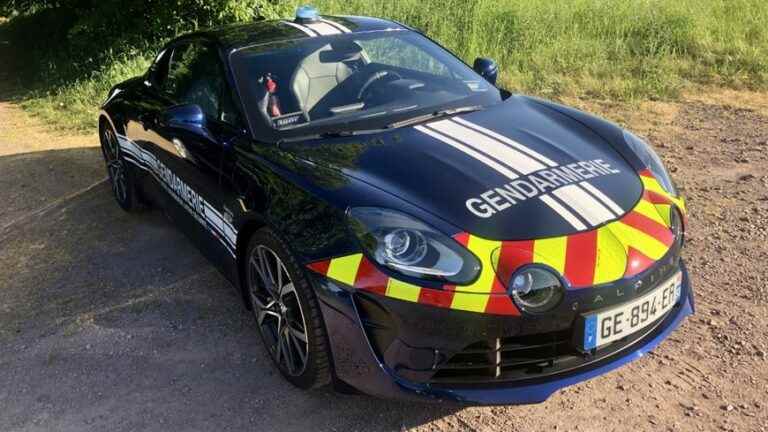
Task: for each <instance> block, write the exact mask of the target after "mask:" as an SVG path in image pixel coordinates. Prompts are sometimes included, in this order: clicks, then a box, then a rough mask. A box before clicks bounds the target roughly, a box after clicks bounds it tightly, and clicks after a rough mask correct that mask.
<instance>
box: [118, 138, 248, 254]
mask: <svg viewBox="0 0 768 432" xmlns="http://www.w3.org/2000/svg"><path fill="white" fill-rule="evenodd" d="M117 139H118V143H119V144H120V149H121V150H122V151H124V152H125V153H126V154H127V155H131V156H133V157H134V158H136V159H137V161H136V162H135V163H136V166H138V167H139V168H141V169H143V170H146V171H148V172H149V173H150V174H151V175H152V176H153V177H154V178H155V179H156V180H157V182H158V183H159V184H160V185H161V186H162V187H163V189H165V190H166V192H167V193H168V194H169V195H171V197H173V198H174V199H175V200H176V201H177V202H178V203H179V204H181V205H182V206H183V207H184V208H186V209H187V211H189V212H190V213H191V214H192V216H193V217H194V218H195V219H196V220H197V221H198V222H199V223H200V224H202V225H204V226H208V227H209V230H210V231H211V234H213V235H214V237H216V238H218V239H219V240H220V241H221V242H222V243H223V244H224V246H225V247H226V248H227V250H228V251H229V253H230V254H232V256H234V254H235V252H234V250H235V243H236V242H237V231H236V230H235V228H234V226H233V225H232V224H231V223H229V222H227V221H226V220H225V219H224V218H222V217H221V213H219V212H218V210H216V209H215V208H213V206H211V205H210V204H209V203H208V202H207V201H205V200H204V199H203V198H202V197H200V199H201V200H202V201H203V202H202V206H201V207H202V208H201V210H202V212H198V211H195V210H194V209H192V208H190V204H189V202H187V200H185V199H184V198H183V197H180V196H179V195H178V194H177V193H176V192H175V190H174V187H172V185H170V184H168V183H167V182H166V181H165V179H164V178H163V176H161V175H159V174H158V172H156V169H157V167H163V168H164V169H166V170H168V168H167V167H165V165H164V164H163V163H162V162H160V161H159V160H158V159H157V158H156V157H155V156H154V155H153V154H152V153H150V152H149V151H146V150H144V149H143V148H142V147H140V146H139V145H137V144H136V143H135V142H133V141H131V140H130V139H128V138H126V137H125V136H123V135H117ZM174 176H176V175H175V174H174ZM176 182H178V183H183V181H182V180H181V179H179V178H176ZM178 183H177V184H178ZM183 186H184V187H186V188H189V186H188V185H186V184H184V185H183ZM189 189H191V188H189ZM195 193H196V192H195ZM201 213H202V214H201Z"/></svg>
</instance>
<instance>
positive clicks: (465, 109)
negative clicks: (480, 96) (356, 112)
mask: <svg viewBox="0 0 768 432" xmlns="http://www.w3.org/2000/svg"><path fill="white" fill-rule="evenodd" d="M481 109H483V106H482V105H471V106H464V107H458V108H450V109H444V110H438V111H434V112H431V113H428V114H423V115H420V116H416V117H412V118H409V119H405V120H401V121H399V122H395V123H391V124H389V125H387V129H397V128H401V127H403V126H411V125H415V124H418V123H424V122H425V121H429V120H433V119H436V118H441V117H450V116H454V115H456V114H464V113H469V112H474V111H480V110H481Z"/></svg>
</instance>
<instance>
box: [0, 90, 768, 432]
mask: <svg viewBox="0 0 768 432" xmlns="http://www.w3.org/2000/svg"><path fill="white" fill-rule="evenodd" d="M6 99H7V98H6ZM2 100H3V93H2V89H0V202H2V203H3V205H2V206H0V347H1V348H0V430H2V431H35V430H62V431H90V430H93V431H103V430H110V431H129V430H149V431H166V430H195V431H198V430H200V431H209V430H244V429H252V430H259V431H271V430H287V431H292V430H297V431H298V430H331V431H341V430H343V431H346V430H405V429H415V430H441V431H442V430H481V431H482V430H507V431H533V430H581V431H590V430H601V431H613V430H616V431H627V430H648V431H659V430H681V431H699V430H701V431H711V430H725V431H731V430H733V431H766V430H768V310H767V307H766V305H767V304H768V290H767V289H766V287H765V283H766V282H767V281H768V270H766V264H765V263H766V261H767V260H768V247H767V246H766V242H767V241H768V96H766V95H762V94H753V93H743V92H742V93H736V92H718V93H717V94H715V95H704V94H700V95H696V96H690V97H689V98H688V99H687V100H685V101H684V102H681V103H659V102H655V103H647V104H643V105H642V106H640V107H626V106H617V105H607V104H606V105H601V104H590V105H588V106H584V107H585V108H588V109H590V110H593V111H598V112H601V113H603V114H605V115H607V116H609V117H611V118H613V119H615V120H617V121H620V122H622V123H625V124H628V125H630V126H631V127H632V128H634V129H635V130H637V131H638V132H640V133H641V134H644V135H645V136H648V137H650V138H651V139H652V140H653V142H655V143H656V144H657V146H658V147H659V150H660V152H661V153H662V154H663V156H664V158H665V159H666V160H667V162H668V164H669V166H670V167H671V170H673V171H674V176H675V177H676V178H677V179H678V181H679V183H680V185H681V187H682V189H683V191H684V193H685V195H686V196H687V197H688V199H689V205H690V211H691V220H690V231H689V236H688V245H687V248H686V251H685V255H686V257H687V260H688V262H689V264H690V271H691V274H692V278H693V283H694V287H695V290H696V293H697V307H698V311H697V315H696V316H694V317H692V318H691V319H689V320H688V321H687V322H686V323H685V324H684V325H683V326H682V327H681V328H680V329H679V330H678V331H677V332H676V333H674V334H673V335H672V336H671V337H670V338H669V339H668V340H667V341H666V342H664V343H663V344H662V345H661V346H660V347H659V348H658V349H657V350H656V351H655V352H653V353H652V354H650V355H648V356H647V357H645V358H643V359H641V360H638V361H636V362H634V363H633V364H631V365H629V366H627V367H624V368H622V369H619V370H618V371H615V372H613V373H610V374H608V375H606V376H603V377H599V378H597V379H594V380H592V381H589V382H586V383H583V384H580V385H576V386H574V387H571V388H568V389H565V390H563V391H561V392H559V393H557V394H556V395H554V396H553V397H552V398H551V399H550V400H549V401H547V402H546V403H544V404H540V405H535V406H521V407H489V408H464V407H458V406H453V405H414V404H403V403H399V402H391V401H383V400H378V399H374V398H371V397H366V396H348V395H339V394H334V393H331V392H328V391H314V392H301V391H298V390H296V389H294V388H292V387H291V386H290V385H288V384H287V383H285V382H284V381H283V380H281V379H280V377H279V376H277V375H276V374H275V373H274V372H273V369H272V368H271V366H270V364H269V362H268V359H267V356H266V353H265V352H264V351H263V349H262V347H261V344H260V342H259V339H258V337H257V334H256V329H255V326H254V324H253V320H252V319H251V317H250V316H249V315H248V314H247V313H246V312H245V311H244V309H243V308H242V307H241V305H240V303H239V299H238V297H237V296H236V295H235V293H234V290H233V289H232V288H231V287H230V286H228V285H227V283H226V282H225V281H224V280H223V278H222V277H221V276H220V275H219V274H218V273H216V271H215V270H213V269H212V268H211V267H210V266H209V265H208V264H207V263H206V261H205V260H204V258H202V256H201V255H200V254H199V253H198V252H197V251H196V250H195V249H194V248H193V247H192V246H191V244H190V243H189V242H188V241H187V240H186V239H185V238H184V237H183V236H182V235H181V234H179V233H178V232H177V231H176V230H174V229H173V227H172V226H170V224H169V223H167V222H166V221H165V219H163V218H162V217H161V216H160V215H159V214H158V213H157V212H149V213H146V214H141V215H138V216H133V215H127V214H125V213H123V212H122V211H120V209H119V208H118V207H117V205H116V204H115V203H114V201H113V199H112V197H111V196H110V192H109V188H108V187H107V185H106V183H104V181H103V178H104V175H105V174H104V170H103V168H102V165H101V160H100V155H99V150H98V148H97V147H95V146H96V144H97V142H96V137H95V136H85V137H82V136H77V137H72V136H57V135H52V134H50V133H48V132H46V129H45V128H44V127H42V126H41V125H40V124H38V123H37V122H36V121H35V120H34V119H30V118H28V117H27V116H26V115H25V114H24V113H22V112H21V111H19V110H18V108H16V107H15V106H14V105H12V104H11V103H8V102H2Z"/></svg>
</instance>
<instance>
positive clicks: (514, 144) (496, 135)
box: [454, 117, 558, 167]
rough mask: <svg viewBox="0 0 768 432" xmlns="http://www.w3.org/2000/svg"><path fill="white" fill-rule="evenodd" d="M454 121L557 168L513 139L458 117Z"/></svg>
mask: <svg viewBox="0 0 768 432" xmlns="http://www.w3.org/2000/svg"><path fill="white" fill-rule="evenodd" d="M454 120H455V121H456V122H458V123H461V124H463V125H464V126H466V127H468V128H471V129H474V130H476V131H478V132H482V133H484V134H486V135H490V136H492V137H494V138H496V139H497V140H499V141H501V142H503V143H505V144H507V145H510V146H512V147H514V148H516V149H518V150H520V151H521V152H523V153H525V154H527V155H528V156H531V157H533V158H535V159H537V160H538V161H539V162H542V163H544V164H546V165H549V166H550V167H556V166H558V165H557V164H556V163H555V162H553V161H552V160H551V159H549V158H547V157H546V156H544V155H543V154H541V153H539V152H537V151H534V150H531V149H530V148H528V147H526V146H524V145H522V144H520V143H519V142H517V141H515V140H513V139H511V138H509V137H505V136H504V135H501V134H499V133H496V132H494V131H492V130H490V129H486V128H484V127H482V126H480V125H476V124H474V123H472V122H469V121H467V120H464V119H462V118H459V117H456V118H454Z"/></svg>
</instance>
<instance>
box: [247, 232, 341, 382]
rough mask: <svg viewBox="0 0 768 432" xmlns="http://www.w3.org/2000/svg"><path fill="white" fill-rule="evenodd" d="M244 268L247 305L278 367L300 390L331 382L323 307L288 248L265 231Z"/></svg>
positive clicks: (253, 243) (253, 239)
mask: <svg viewBox="0 0 768 432" xmlns="http://www.w3.org/2000/svg"><path fill="white" fill-rule="evenodd" d="M260 263H265V264H264V265H263V266H261V265H260ZM244 265H245V266H246V271H245V274H246V289H247V290H248V293H247V294H248V295H247V297H248V301H249V302H250V306H251V307H252V311H253V315H254V317H255V318H256V325H257V326H258V329H259V334H260V335H261V339H262V341H263V342H264V347H265V348H266V350H267V352H268V353H269V356H270V358H271V359H272V362H273V363H274V365H275V366H276V367H277V369H278V370H279V371H280V373H281V374H282V375H283V377H285V379H286V380H288V381H289V382H290V383H291V384H293V385H295V386H296V387H299V388H301V389H312V388H317V387H322V386H324V385H327V384H329V383H330V382H331V366H330V355H329V349H328V342H327V341H328V337H327V334H326V330H325V324H324V322H323V318H322V315H321V313H320V306H319V304H318V301H317V297H316V296H315V292H314V290H313V289H312V286H311V285H310V283H309V280H308V279H307V277H306V275H305V273H304V271H303V270H302V269H301V267H299V265H298V264H297V262H296V259H295V258H294V256H293V254H292V253H291V252H290V249H289V248H288V246H287V245H286V244H285V243H284V242H283V241H282V240H281V239H280V238H279V237H278V236H277V235H275V234H274V233H273V232H272V231H271V230H269V229H266V228H263V229H261V230H259V231H257V232H256V233H254V234H253V236H252V237H251V239H250V241H249V243H248V250H247V255H246V260H245V263H244ZM281 268H282V270H280V269H281ZM278 271H279V272H280V273H278ZM286 278H287V280H286ZM265 281H269V282H265ZM297 307H298V309H297ZM302 327H303V332H302ZM302 334H303V338H304V339H306V341H305V342H304V341H302V337H301V336H302ZM302 352H303V353H304V357H302ZM302 359H303V361H302Z"/></svg>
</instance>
